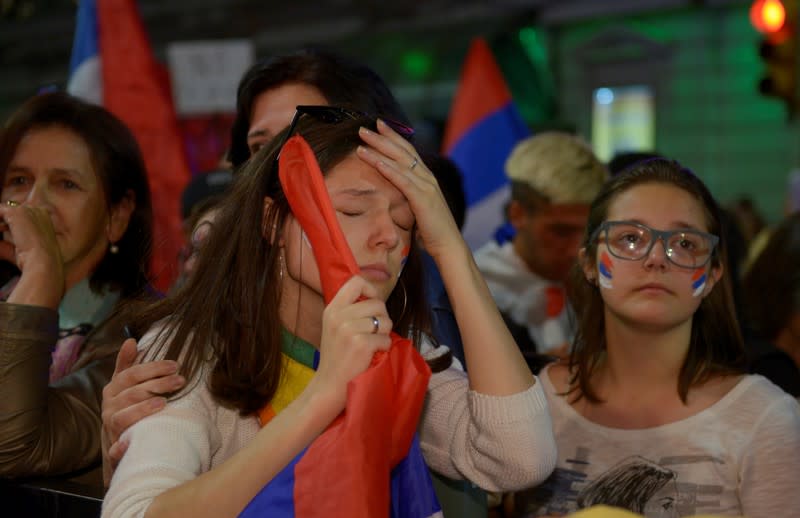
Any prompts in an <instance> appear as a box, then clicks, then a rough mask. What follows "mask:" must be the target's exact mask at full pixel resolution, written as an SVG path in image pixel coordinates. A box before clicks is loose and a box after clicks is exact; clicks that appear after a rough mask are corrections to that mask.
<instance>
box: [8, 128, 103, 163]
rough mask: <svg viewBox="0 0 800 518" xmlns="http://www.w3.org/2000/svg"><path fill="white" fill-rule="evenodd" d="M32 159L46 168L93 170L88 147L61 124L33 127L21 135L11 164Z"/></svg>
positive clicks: (75, 134)
mask: <svg viewBox="0 0 800 518" xmlns="http://www.w3.org/2000/svg"><path fill="white" fill-rule="evenodd" d="M20 162H24V163H20ZM32 162H35V163H36V165H38V166H41V167H43V168H46V169H58V168H71V169H78V170H81V171H83V170H89V171H91V170H92V163H91V155H90V152H89V146H87V145H86V142H84V140H83V138H81V137H80V135H78V134H77V133H75V132H74V131H72V130H71V129H68V128H65V127H63V126H45V127H39V128H32V129H30V130H28V131H27V132H26V133H25V134H24V135H23V136H22V138H21V139H20V141H19V144H18V145H17V148H16V150H15V151H14V156H13V158H12V164H14V165H20V166H27V165H31V163H32Z"/></svg>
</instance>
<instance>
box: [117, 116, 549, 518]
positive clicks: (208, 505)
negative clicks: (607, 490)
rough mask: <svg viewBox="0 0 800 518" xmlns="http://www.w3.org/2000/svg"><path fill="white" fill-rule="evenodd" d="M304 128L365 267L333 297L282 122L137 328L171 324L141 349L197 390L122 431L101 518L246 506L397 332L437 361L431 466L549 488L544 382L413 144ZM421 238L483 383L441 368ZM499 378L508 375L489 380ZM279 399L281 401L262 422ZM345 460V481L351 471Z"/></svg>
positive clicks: (327, 123)
mask: <svg viewBox="0 0 800 518" xmlns="http://www.w3.org/2000/svg"><path fill="white" fill-rule="evenodd" d="M366 127H369V128H371V129H369V130H368V129H365V128H366ZM291 128H292V130H291V131H293V132H294V134H295V135H301V136H302V137H303V138H304V139H305V140H306V141H307V142H308V143H309V145H310V148H311V150H312V151H313V154H314V155H315V156H316V160H317V161H318V162H319V165H320V168H321V170H322V171H323V174H324V176H325V180H324V183H325V189H326V190H327V193H328V195H329V196H330V199H331V202H332V205H333V209H334V210H335V219H336V220H337V222H338V224H339V225H340V226H341V229H342V233H343V236H344V239H345V240H346V242H347V245H348V246H349V248H350V249H351V250H352V253H353V255H354V257H355V261H356V262H357V264H358V267H359V269H360V272H361V273H360V274H359V275H355V276H353V277H351V278H350V279H349V280H348V281H347V282H345V283H344V285H343V286H342V287H341V289H340V290H339V291H338V293H337V294H336V295H335V296H334V297H333V298H332V300H331V301H330V303H329V304H327V305H326V304H325V299H324V298H323V295H322V284H321V281H320V278H321V273H320V271H321V270H320V269H319V268H318V266H317V262H316V261H315V256H314V252H315V250H318V249H319V247H318V246H316V245H315V246H314V247H313V248H312V244H311V240H313V239H314V238H313V234H312V233H310V232H308V235H309V236H312V237H311V240H309V239H308V238H307V237H306V234H305V233H304V232H303V231H302V230H301V227H300V225H299V223H298V221H297V220H296V219H295V214H294V213H292V212H291V211H290V208H289V206H288V204H287V200H286V198H285V193H284V188H283V187H282V186H281V184H280V183H279V182H278V179H277V177H278V171H279V167H278V163H277V160H278V156H279V154H283V153H286V152H287V151H286V149H287V147H289V144H293V143H296V141H290V142H289V144H285V145H284V142H286V140H287V137H288V133H289V131H290V130H288V129H287V130H285V131H284V134H283V135H279V136H278V137H276V139H275V140H274V143H273V144H271V145H269V146H267V147H265V148H264V149H262V150H260V151H259V152H258V153H257V154H255V155H254V156H253V158H252V159H251V160H250V161H249V162H248V163H247V164H246V165H245V166H244V169H243V170H242V171H241V173H240V174H239V176H238V179H237V181H236V182H235V184H234V186H233V192H232V193H231V194H230V196H229V197H228V198H227V199H226V200H225V201H224V202H223V204H222V206H221V210H220V213H219V216H218V219H217V221H216V223H217V224H218V228H224V229H229V230H228V231H226V232H212V233H211V234H210V235H209V236H208V239H207V241H206V242H205V245H204V246H203V248H202V249H201V250H200V254H199V256H198V264H197V270H196V272H195V274H194V276H193V277H192V278H191V279H190V280H189V281H188V283H187V285H186V286H185V288H183V289H182V290H181V291H179V292H178V293H176V295H175V296H174V298H172V299H167V300H164V301H161V302H159V303H157V304H156V305H154V306H152V307H150V308H149V310H148V311H147V312H146V313H145V314H144V315H143V316H142V317H141V318H140V321H138V322H134V323H133V325H132V328H133V330H134V331H142V330H145V329H147V326H148V325H149V324H151V323H153V322H159V323H158V324H157V325H156V326H155V327H154V328H153V329H151V331H150V332H148V333H147V334H146V335H145V336H143V338H142V340H141V342H140V345H141V346H142V347H143V348H145V349H146V351H147V352H146V353H145V356H146V357H152V356H153V355H161V354H163V355H166V356H167V357H170V358H181V365H182V369H183V370H182V373H183V375H184V376H185V377H186V379H187V380H188V383H187V389H186V390H185V391H184V392H182V393H181V394H179V395H178V396H177V397H175V398H172V399H171V400H170V401H169V402H168V403H167V407H166V408H165V409H164V410H163V411H161V412H159V413H157V414H155V415H153V416H150V417H148V418H146V419H143V420H142V421H139V422H138V423H136V424H135V425H133V426H132V427H131V428H129V429H128V430H127V431H126V432H125V434H124V437H123V440H125V441H126V442H127V443H128V444H129V446H128V449H127V452H126V453H125V455H124V457H123V458H122V460H121V462H120V464H119V466H118V467H117V470H116V472H115V474H114V477H113V479H112V481H111V485H110V488H109V491H108V494H107V496H106V499H105V503H104V511H103V513H104V516H109V517H116V516H143V515H145V514H146V515H147V516H162V515H164V516H169V515H179V516H193V517H195V518H199V517H202V516H215V517H218V516H234V515H237V514H239V513H241V512H242V511H243V509H245V507H246V506H247V505H248V502H250V501H251V500H252V499H253V498H254V496H255V495H257V494H259V492H260V491H261V489H262V488H263V487H264V486H265V485H267V484H268V483H269V482H271V481H272V480H273V479H275V478H276V477H280V476H281V473H284V471H283V470H284V468H285V467H286V466H287V464H289V463H290V461H292V459H293V458H294V457H295V456H296V455H297V454H298V453H299V452H301V451H302V450H303V449H305V448H306V447H308V446H309V444H312V443H313V441H314V440H315V438H316V437H317V436H318V435H319V434H320V433H321V432H322V431H323V430H324V429H326V428H327V427H328V425H329V424H330V423H331V422H332V421H333V419H334V418H335V417H336V416H337V415H339V414H340V413H341V412H342V410H343V409H344V408H345V401H346V394H347V389H348V383H349V382H350V381H351V380H352V379H353V378H355V377H356V376H358V375H359V374H360V373H362V372H363V371H364V370H365V369H366V368H367V366H368V365H369V363H370V360H371V359H372V357H373V354H374V353H375V352H376V351H381V350H386V349H387V348H388V347H389V343H390V338H389V333H390V331H392V330H394V331H395V332H396V333H398V334H399V335H401V336H411V337H414V338H413V339H414V342H415V343H414V345H415V346H416V347H417V348H419V349H420V350H421V352H422V354H423V357H424V358H425V359H426V360H428V363H429V365H431V369H432V370H433V371H435V372H434V374H433V375H432V377H431V379H430V381H429V382H428V385H427V387H428V388H427V398H426V404H427V409H426V411H425V413H424V415H423V418H422V422H421V423H420V426H419V430H420V439H421V447H422V449H423V450H424V451H425V453H426V456H425V461H426V462H427V463H428V465H430V467H431V468H433V469H435V470H437V471H440V472H443V473H447V474H448V475H450V476H453V477H461V476H469V477H471V478H472V479H473V480H476V481H478V482H481V483H487V484H491V480H495V479H498V478H501V477H503V478H504V479H505V480H506V481H510V482H508V483H509V484H514V481H517V483H519V481H521V480H532V481H533V483H536V482H538V481H540V480H543V479H544V477H546V476H547V474H549V472H550V469H552V465H553V463H554V461H555V458H554V457H555V451H554V440H553V437H552V429H551V423H550V419H549V416H548V413H547V408H546V404H545V400H544V394H543V392H542V391H541V385H540V384H538V383H536V382H535V378H534V377H533V376H532V375H531V373H530V371H529V370H528V369H527V367H526V364H525V362H524V360H523V359H522V357H521V355H520V353H519V350H518V349H517V347H516V345H515V343H514V341H513V339H512V338H511V336H510V335H509V333H508V331H507V329H506V328H505V325H504V324H503V320H502V318H501V317H500V315H499V313H498V312H497V310H496V308H495V305H494V303H493V302H492V298H491V296H490V295H489V293H488V291H487V288H486V285H485V283H484V282H483V280H482V278H481V277H480V274H479V273H478V270H477V268H476V267H475V264H474V262H473V261H472V256H471V253H470V251H469V249H468V247H467V246H466V244H465V243H464V241H463V240H462V239H461V235H460V233H459V232H458V229H457V227H456V225H455V222H454V221H453V218H452V216H451V215H450V212H449V209H448V208H447V205H446V203H445V201H444V198H443V197H442V194H441V192H440V190H439V188H438V185H437V184H436V182H435V180H434V179H433V176H432V175H431V173H430V172H429V171H428V170H427V168H426V167H425V165H424V164H423V163H422V162H421V161H420V159H419V155H418V154H417V152H416V151H415V150H414V148H413V147H412V146H411V144H410V143H409V142H407V141H406V140H405V139H403V138H402V136H401V135H399V134H398V133H396V132H395V131H393V130H392V129H391V128H390V127H389V126H388V125H386V124H383V123H379V124H377V125H376V123H375V119H374V118H365V117H364V116H362V115H359V114H357V113H355V114H354V113H353V112H343V111H341V110H339V109H337V108H334V107H317V108H305V107H304V108H302V109H299V110H298V114H297V115H296V117H295V120H294V121H293V124H292V125H291ZM398 129H402V128H400V127H398ZM291 156H293V155H291V154H290V155H286V157H282V159H283V158H285V159H286V160H289V158H287V157H291ZM292 159H294V158H292ZM281 167H284V166H283V164H282V165H281ZM306 173H307V171H300V172H298V171H292V174H294V175H305V174H306ZM295 178H297V176H295ZM300 178H304V176H300ZM417 238H420V239H421V240H422V241H423V242H424V244H425V247H426V249H427V250H428V252H429V253H430V254H431V255H432V256H433V257H434V258H435V260H436V262H437V266H438V267H439V268H440V270H441V271H442V272H443V275H444V281H445V284H446V286H447V289H448V293H449V294H450V296H451V297H452V298H453V300H456V301H458V304H456V305H455V308H454V309H455V313H456V317H457V320H458V322H459V327H460V330H461V332H462V334H463V336H464V337H465V340H464V345H465V351H466V355H467V361H468V362H471V363H473V362H474V364H475V365H479V366H481V367H482V368H480V369H476V371H475V372H474V373H473V371H472V370H470V377H469V379H468V378H467V377H466V375H465V374H464V372H463V371H460V370H458V369H456V368H452V367H451V368H445V369H441V368H437V367H436V366H435V364H436V363H437V362H436V361H435V360H436V359H437V357H438V359H439V360H447V361H445V362H444V363H445V364H447V363H449V358H448V357H447V355H446V354H445V356H441V352H440V351H441V350H440V351H437V348H434V347H432V346H431V345H430V343H429V342H428V341H427V340H426V339H425V337H424V334H423V332H424V331H425V330H426V325H427V324H426V319H427V316H428V314H427V308H426V307H425V303H424V297H423V294H422V281H421V264H420V257H419V249H418V247H417V244H416V241H417ZM323 271H324V270H323ZM401 274H402V275H401ZM323 277H324V276H323ZM210 301H213V303H212V304H210V303H209V302H210ZM442 350H445V349H443V348H442ZM282 351H283V353H284V354H283V355H282V354H281V353H282ZM445 351H446V350H445ZM287 357H288V358H291V359H292V361H294V362H297V363H301V364H302V365H304V366H306V367H307V368H315V373H312V375H311V376H312V377H311V378H310V380H309V381H308V382H307V385H305V388H304V389H298V390H297V391H296V392H295V393H294V394H292V396H291V397H283V396H282V394H283V392H282V386H281V380H283V379H290V378H291V379H295V378H293V377H292V376H294V375H293V374H292V372H295V371H293V370H291V369H290V368H289V367H288V366H287V365H294V363H291V362H289V361H288V360H287V359H286V358H287ZM287 362H288V363H287ZM292 369H293V368H292ZM301 370H302V369H301ZM312 372H313V371H312ZM497 372H501V373H503V375H502V376H496V375H489V374H490V373H497ZM283 376H288V377H289V378H284V377H283ZM267 404H269V408H270V409H271V410H270V411H267V412H266V414H265V413H264V412H261V413H260V417H259V411H260V410H262V409H264V408H265V405H267ZM281 405H285V407H282V410H280V409H279V411H276V412H273V411H272V410H274V409H275V408H281ZM348 408H350V407H348ZM265 415H266V417H265ZM376 424H379V423H376ZM367 436H368V434H367ZM328 463H329V464H331V463H334V461H333V460H330V461H328ZM319 468H320V469H328V470H330V469H332V468H331V466H330V465H325V466H323V465H320V466H319ZM363 468H365V469H367V470H369V468H370V461H369V460H368V461H366V462H365V464H364V465H363ZM336 469H337V467H336V465H334V466H333V471H334V472H336ZM339 469H341V471H340V472H338V473H337V476H338V475H339V474H340V475H341V476H349V475H351V474H352V473H349V472H348V470H347V469H346V468H344V467H341V468H339ZM359 469H360V468H359ZM424 469H426V468H424V467H423V470H424ZM486 481H489V482H486ZM331 482H332V480H327V481H326V482H325V483H326V484H328V483H331ZM421 496H422V495H419V497H421ZM289 497H290V499H291V489H290V490H289ZM415 498H418V496H417V495H416V494H414V495H410V496H409V497H408V499H407V500H408V501H407V502H405V503H413V500H414V499H415ZM305 503H306V504H308V502H307V501H306V502H305ZM322 503H323V502H320V505H321V504H322ZM392 503H393V504H395V503H399V502H397V501H396V500H395V499H394V497H393V499H392ZM311 504H312V505H313V504H314V502H311ZM387 511H388V510H387ZM269 512H272V514H271V515H280V514H281V513H280V512H279V511H276V510H274V509H272V510H271V511H269ZM269 512H267V514H269ZM342 512H343V511H342ZM334 514H335V513H334ZM426 516H427V514H426Z"/></svg>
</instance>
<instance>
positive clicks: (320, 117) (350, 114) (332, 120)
mask: <svg viewBox="0 0 800 518" xmlns="http://www.w3.org/2000/svg"><path fill="white" fill-rule="evenodd" d="M303 115H308V116H309V117H313V118H314V120H317V121H319V122H324V123H327V124H339V123H340V122H342V121H344V120H347V119H352V120H357V119H363V118H372V119H374V118H375V116H374V115H369V114H367V113H364V112H360V111H357V110H351V109H349V108H343V107H341V106H322V105H320V106H312V105H300V106H297V107H296V108H295V112H294V117H292V122H291V123H290V124H289V129H288V130H287V131H286V133H285V134H284V135H283V140H281V144H280V146H278V149H283V146H284V144H286V141H287V140H289V137H291V136H292V134H293V133H294V130H295V128H296V127H297V122H298V121H299V120H300V117H302V116H303ZM380 119H381V120H382V121H383V122H385V123H386V124H387V125H388V126H389V127H390V128H392V129H393V130H394V131H396V132H397V133H399V134H400V135H402V136H404V137H406V138H408V137H410V136H412V135H413V134H414V128H412V127H411V126H408V125H406V124H403V123H402V122H398V121H395V120H391V119H387V118H385V117H381V118H380ZM280 156H281V153H280V151H278V155H277V156H276V157H275V163H276V164H277V162H278V158H280Z"/></svg>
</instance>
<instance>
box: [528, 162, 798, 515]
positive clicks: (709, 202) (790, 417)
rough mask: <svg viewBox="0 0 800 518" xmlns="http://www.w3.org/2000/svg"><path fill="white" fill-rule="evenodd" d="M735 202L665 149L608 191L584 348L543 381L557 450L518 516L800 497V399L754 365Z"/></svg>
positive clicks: (588, 292)
mask: <svg viewBox="0 0 800 518" xmlns="http://www.w3.org/2000/svg"><path fill="white" fill-rule="evenodd" d="M721 235H722V233H721V232H720V212H719V208H718V207H717V204H716V202H715V201H714V199H713V197H712V196H711V194H710V193H709V191H708V189H707V188H706V187H705V186H704V185H703V183H702V182H701V181H700V180H699V179H698V178H697V177H696V176H695V175H694V174H692V173H691V172H690V171H689V170H687V169H684V168H683V167H681V166H680V165H679V164H678V163H677V162H673V161H669V160H665V159H653V160H649V161H645V162H642V163H640V164H638V165H635V166H633V167H632V168H631V169H629V170H628V171H627V172H625V173H623V174H621V175H619V176H616V177H614V178H613V179H611V180H610V181H609V182H608V183H607V184H606V185H605V187H604V188H603V190H602V191H601V193H600V194H599V195H598V197H597V198H596V199H595V200H594V202H593V203H592V206H591V210H590V214H589V222H588V226H587V229H586V237H585V240H584V242H583V248H582V249H581V252H580V264H579V265H578V267H576V268H575V270H574V275H573V284H572V290H573V293H572V297H573V298H572V300H573V301H574V304H575V311H576V314H577V315H578V321H579V327H578V334H577V337H576V338H575V341H574V343H573V350H572V353H571V356H570V357H569V361H568V362H565V363H562V364H558V365H551V366H549V367H548V368H546V369H545V370H544V371H543V372H542V373H541V374H540V379H541V381H542V385H543V387H544V389H545V392H546V394H547V397H548V401H549V403H550V411H551V414H552V416H553V427H554V429H553V430H554V433H555V436H556V442H557V446H558V464H557V467H556V470H555V471H554V473H553V474H552V475H551V477H550V478H549V479H548V480H547V482H545V483H544V484H542V485H541V486H539V487H538V488H533V489H530V490H526V491H524V492H519V493H517V494H516V495H515V501H514V507H515V508H516V515H518V516H543V515H561V514H568V513H570V512H574V511H576V510H578V509H581V508H585V507H589V506H592V505H596V504H605V505H611V506H616V507H621V508H624V509H628V510H630V511H634V512H637V513H641V514H643V515H645V516H647V517H662V516H689V515H695V514H713V515H734V516H742V515H745V516H753V517H756V516H759V517H760V516H788V515H790V514H792V513H793V512H795V510H796V509H800V493H799V492H798V491H797V490H796V487H795V486H796V483H797V480H798V479H800V463H798V462H797V460H798V458H800V457H798V455H800V407H798V405H797V402H796V401H794V400H793V399H792V398H791V397H790V396H789V395H787V394H785V393H784V392H782V391H781V390H780V389H778V388H777V387H776V386H774V385H773V384H772V383H771V382H769V381H768V380H767V379H766V378H763V377H761V376H757V375H744V374H743V370H742V367H743V345H742V339H741V336H740V335H739V327H738V324H737V322H736V317H735V314H734V310H733V302H732V297H731V289H730V285H729V280H728V279H727V278H726V275H728V274H727V271H726V265H725V258H726V255H725V243H724V242H722V240H721Z"/></svg>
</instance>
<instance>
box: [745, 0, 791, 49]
mask: <svg viewBox="0 0 800 518" xmlns="http://www.w3.org/2000/svg"><path fill="white" fill-rule="evenodd" d="M750 23H752V24H753V27H755V28H756V30H757V31H758V32H760V33H763V34H766V35H767V36H770V37H773V36H777V35H779V34H780V33H781V32H782V31H781V30H782V29H783V28H784V26H785V25H786V7H785V6H784V5H783V2H781V0H756V1H755V2H753V5H751V6H750ZM770 39H772V38H770Z"/></svg>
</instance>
